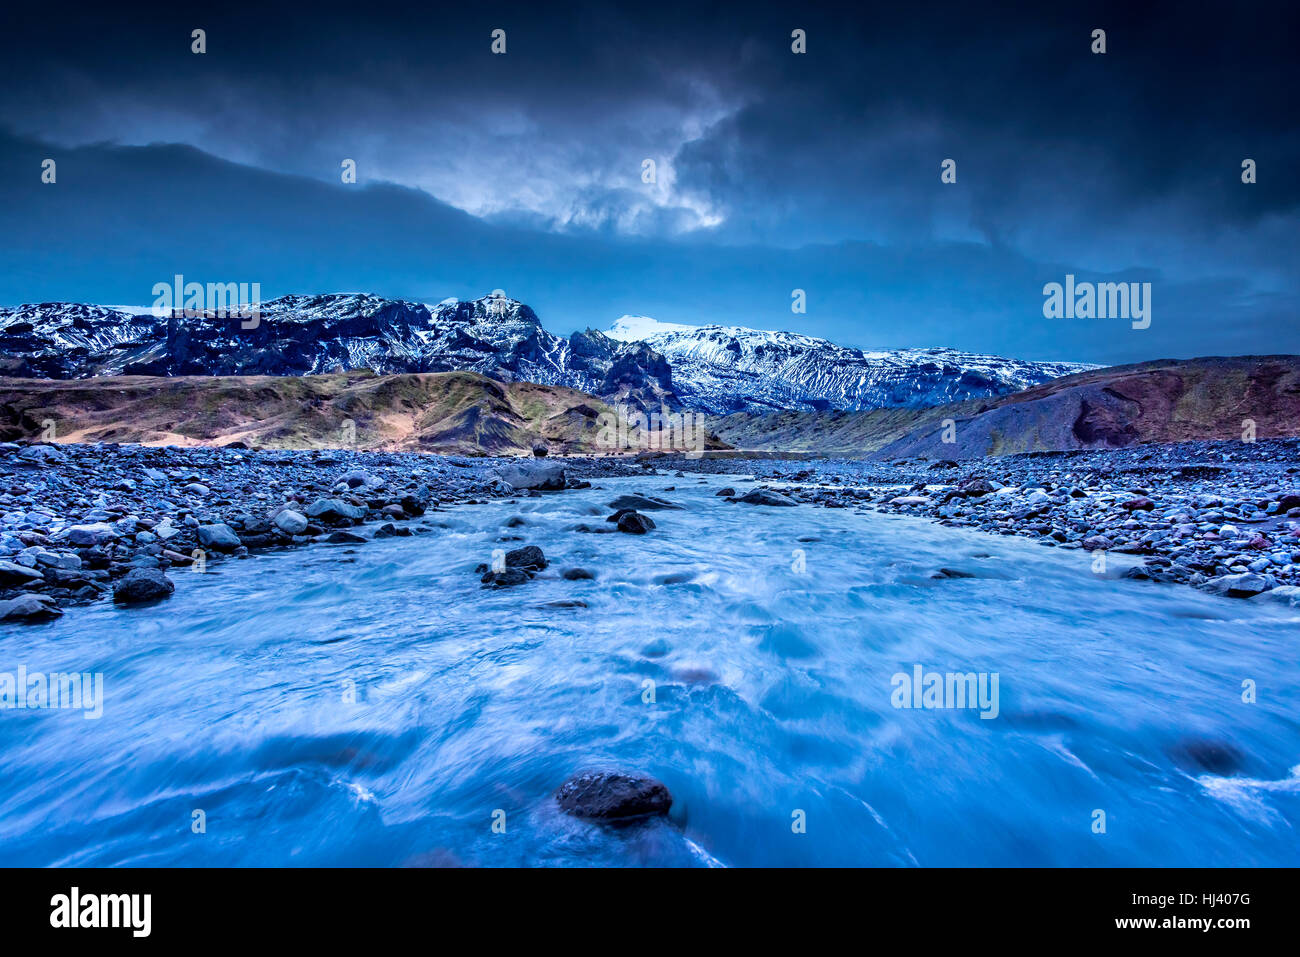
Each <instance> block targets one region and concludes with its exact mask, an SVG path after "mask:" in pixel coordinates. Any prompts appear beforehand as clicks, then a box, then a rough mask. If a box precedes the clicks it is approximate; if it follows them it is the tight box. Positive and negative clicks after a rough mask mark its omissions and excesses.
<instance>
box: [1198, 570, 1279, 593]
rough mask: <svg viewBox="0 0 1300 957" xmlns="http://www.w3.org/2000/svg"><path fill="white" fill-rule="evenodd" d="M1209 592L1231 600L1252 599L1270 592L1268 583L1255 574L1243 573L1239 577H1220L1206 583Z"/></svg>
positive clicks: (1261, 576) (1262, 577)
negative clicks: (1261, 593) (1262, 593)
mask: <svg viewBox="0 0 1300 957" xmlns="http://www.w3.org/2000/svg"><path fill="white" fill-rule="evenodd" d="M1205 587H1206V589H1207V590H1208V591H1212V592H1214V593H1215V594H1216V595H1226V596H1227V597H1229V598H1252V597H1254V596H1255V595H1258V594H1259V593H1260V592H1264V591H1268V581H1267V580H1266V579H1265V578H1264V576H1263V575H1258V574H1256V573H1255V572H1243V573H1241V574H1238V575H1220V576H1219V577H1218V578H1211V579H1210V580H1209V581H1207V582H1206V583H1205Z"/></svg>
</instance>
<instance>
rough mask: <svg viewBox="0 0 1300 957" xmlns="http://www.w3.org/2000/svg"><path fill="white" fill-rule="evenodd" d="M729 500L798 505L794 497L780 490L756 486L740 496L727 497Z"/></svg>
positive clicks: (755, 503) (753, 503) (756, 503)
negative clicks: (774, 490) (775, 490)
mask: <svg viewBox="0 0 1300 957" xmlns="http://www.w3.org/2000/svg"><path fill="white" fill-rule="evenodd" d="M727 501H729V502H744V503H745V504H746V505H786V506H789V505H798V504H799V503H798V502H796V501H795V500H794V499H792V498H790V497H789V496H787V495H782V494H781V493H780V492H773V491H772V490H771V489H766V488H755V489H750V490H749V491H748V492H746V493H745V494H744V495H742V496H740V498H730V499H727Z"/></svg>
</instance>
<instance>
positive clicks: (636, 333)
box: [605, 316, 699, 342]
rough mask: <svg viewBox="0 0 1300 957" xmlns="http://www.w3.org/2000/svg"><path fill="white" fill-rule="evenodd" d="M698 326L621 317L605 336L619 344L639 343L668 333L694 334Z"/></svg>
mask: <svg viewBox="0 0 1300 957" xmlns="http://www.w3.org/2000/svg"><path fill="white" fill-rule="evenodd" d="M698 328H699V326H688V325H684V324H682V323H680V322H660V321H659V320H658V319H651V318H650V317H649V316H623V317H622V318H620V319H616V320H615V321H614V324H613V325H612V326H610V327H609V331H608V332H606V333H605V335H607V336H609V337H610V338H611V339H617V340H618V341H620V342H639V341H640V340H642V339H648V338H650V337H651V336H655V335H660V334H663V333H668V332H694V331H695V330H696V329H698Z"/></svg>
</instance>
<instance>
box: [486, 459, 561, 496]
mask: <svg viewBox="0 0 1300 957" xmlns="http://www.w3.org/2000/svg"><path fill="white" fill-rule="evenodd" d="M497 478H498V479H500V480H501V481H502V482H505V483H506V484H507V485H509V486H511V487H512V488H518V489H539V490H541V491H543V492H558V491H561V490H563V489H564V487H565V478H564V466H563V465H560V464H559V463H558V462H546V463H537V464H533V463H529V464H527V465H508V466H506V467H505V468H503V469H501V470H500V471H499V472H498V473H497Z"/></svg>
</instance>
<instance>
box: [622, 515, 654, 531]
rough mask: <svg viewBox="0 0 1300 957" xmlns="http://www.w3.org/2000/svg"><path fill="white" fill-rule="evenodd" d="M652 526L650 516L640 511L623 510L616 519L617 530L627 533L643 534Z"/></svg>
mask: <svg viewBox="0 0 1300 957" xmlns="http://www.w3.org/2000/svg"><path fill="white" fill-rule="evenodd" d="M654 527H655V523H654V522H653V521H652V520H651V519H650V516H649V515H642V514H641V513H640V512H624V513H623V514H622V515H621V516H620V517H619V520H618V530H619V531H620V532H626V533H627V534H629V535H644V534H645V533H646V532H648V531H650V530H651V529H652V528H654Z"/></svg>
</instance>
